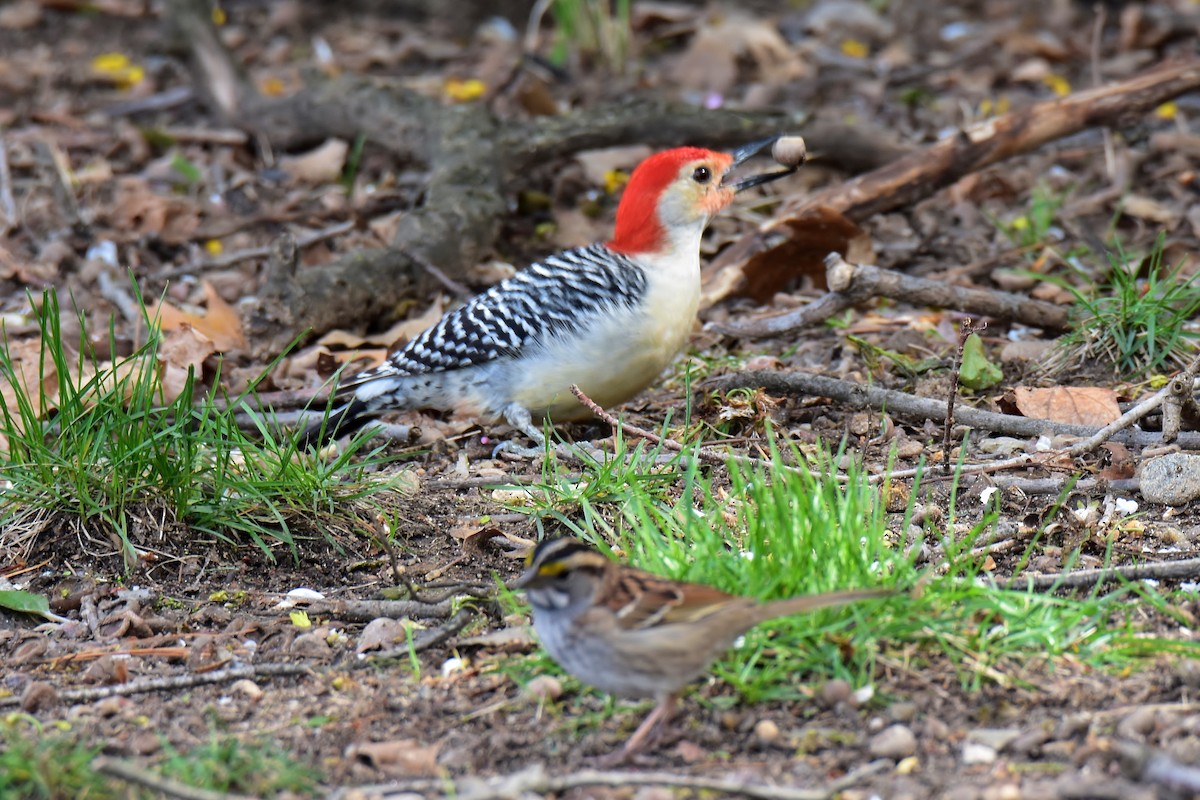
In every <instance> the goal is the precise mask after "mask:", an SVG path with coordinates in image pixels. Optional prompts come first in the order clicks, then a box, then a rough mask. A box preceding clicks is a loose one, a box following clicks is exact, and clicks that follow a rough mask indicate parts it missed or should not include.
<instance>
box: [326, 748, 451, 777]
mask: <svg viewBox="0 0 1200 800" xmlns="http://www.w3.org/2000/svg"><path fill="white" fill-rule="evenodd" d="M440 749H441V745H436V744H433V745H422V744H421V743H420V742H418V741H417V740H416V739H393V740H392V741H389V742H363V743H361V744H352V745H350V746H349V747H347V748H346V758H352V759H354V760H356V761H359V762H361V763H363V764H367V765H369V766H372V767H374V768H375V769H377V770H379V771H380V772H384V773H386V774H388V775H391V776H393V777H400V776H416V775H437V774H438V773H439V772H440V771H441V770H440V768H439V767H438V763H437V757H438V751H439V750H440Z"/></svg>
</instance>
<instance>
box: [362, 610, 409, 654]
mask: <svg viewBox="0 0 1200 800" xmlns="http://www.w3.org/2000/svg"><path fill="white" fill-rule="evenodd" d="M407 637H408V626H406V625H405V624H404V622H403V621H402V620H398V619H392V618H391V617H378V618H376V619H373V620H371V621H370V622H368V623H367V625H366V627H365V628H363V632H362V633H360V634H359V635H358V644H357V645H356V646H355V648H354V652H356V653H365V652H367V651H368V650H384V649H387V648H389V647H391V646H392V645H394V644H397V643H399V642H403V641H405V640H406V639H407Z"/></svg>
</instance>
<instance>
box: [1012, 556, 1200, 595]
mask: <svg viewBox="0 0 1200 800" xmlns="http://www.w3.org/2000/svg"><path fill="white" fill-rule="evenodd" d="M1187 578H1191V579H1195V578H1200V558H1185V559H1183V560H1182V561H1160V562H1156V563H1154V564H1126V565H1124V566H1120V567H1105V568H1103V569H1081V570H1076V571H1075V572H1048V573H1024V574H1021V575H1016V576H1014V577H1012V578H1009V579H1008V580H1006V581H1004V582H1003V584H1002V585H1003V586H1004V587H1005V588H1007V589H1032V590H1034V591H1045V590H1046V589H1051V588H1063V589H1082V588H1087V587H1091V586H1096V585H1098V584H1101V583H1111V582H1113V581H1142V580H1183V579H1187Z"/></svg>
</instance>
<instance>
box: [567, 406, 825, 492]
mask: <svg viewBox="0 0 1200 800" xmlns="http://www.w3.org/2000/svg"><path fill="white" fill-rule="evenodd" d="M571 394H573V395H575V399H576V400H578V401H579V402H580V403H582V404H583V405H584V407H586V408H587V409H588V410H589V411H591V412H592V413H593V414H595V415H596V416H597V417H599V418H600V419H602V420H604V421H605V422H607V423H608V424H609V425H611V426H612V429H613V430H614V431H623V432H624V433H628V434H632V435H633V436H636V437H638V438H641V439H645V440H647V441H649V442H651V443H652V444H657V445H661V446H662V447H664V448H666V449H667V450H672V451H674V452H677V453H685V452H687V453H694V454H695V456H696V458H697V459H699V460H700V461H702V462H704V463H706V464H713V465H715V466H720V467H723V466H725V465H726V464H728V463H729V462H731V461H732V462H734V463H736V464H741V465H743V466H749V467H754V466H761V465H762V463H763V462H762V460H761V459H757V458H751V457H749V456H743V455H738V454H737V453H725V452H719V451H716V450H712V449H710V448H707V447H694V448H691V449H690V450H688V449H685V447H684V445H683V444H682V443H681V442H678V441H676V440H675V439H670V438H667V437H664V436H659V435H658V434H657V433H654V432H653V431H648V430H646V429H645V428H639V427H638V426H636V425H630V424H629V423H627V422H622V421H621V420H619V419H617V418H616V417H614V416H613V415H612V414H610V413H609V412H608V411H605V410H604V408H603V407H602V406H601V405H600V404H599V403H597V402H596V401H595V400H593V399H592V398H590V397H588V396H587V395H586V394H584V393H583V390H582V389H580V388H579V387H578V386H576V385H575V384H571ZM778 468H779V469H783V470H787V471H789V472H796V473H798V474H803V475H808V474H811V473H809V471H808V470H807V469H805V468H804V467H793V466H789V465H787V464H780V465H778ZM835 480H843V478H842V477H841V476H837V477H836V478H835Z"/></svg>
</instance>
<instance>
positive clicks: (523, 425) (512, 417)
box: [492, 403, 546, 458]
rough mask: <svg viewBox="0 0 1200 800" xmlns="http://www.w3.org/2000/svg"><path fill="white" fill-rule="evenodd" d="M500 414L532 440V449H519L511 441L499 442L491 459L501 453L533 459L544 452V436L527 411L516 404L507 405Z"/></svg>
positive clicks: (518, 446)
mask: <svg viewBox="0 0 1200 800" xmlns="http://www.w3.org/2000/svg"><path fill="white" fill-rule="evenodd" d="M501 413H502V414H504V421H505V422H507V423H508V424H509V425H511V426H513V427H514V428H516V429H517V430H519V431H520V432H521V433H523V434H525V435H526V436H528V437H529V438H530V439H532V440H533V443H534V445H533V447H521V446H520V445H518V444H517V443H516V442H513V441H511V440H510V441H507V442H501V443H500V444H498V445H496V449H495V450H493V451H492V458H495V457H496V456H498V455H500V454H501V453H512V454H513V455H516V456H520V457H521V458H534V457H536V456H540V455H542V454H544V453H545V452H546V436H545V435H544V434H543V433H542V432H541V431H540V430H539V429H538V427H537V426H536V425H534V424H533V417H532V416H531V415H530V413H529V409H527V408H525V406H523V405H520V404H518V403H509V404H508V405H507V406H505V407H504V410H503V411H502V412H501Z"/></svg>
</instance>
